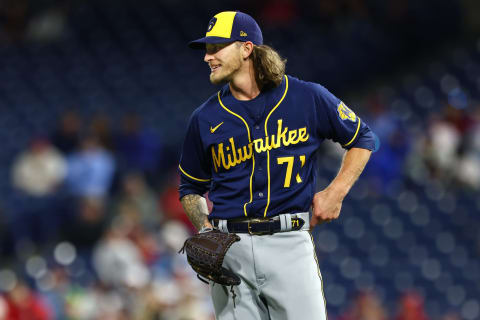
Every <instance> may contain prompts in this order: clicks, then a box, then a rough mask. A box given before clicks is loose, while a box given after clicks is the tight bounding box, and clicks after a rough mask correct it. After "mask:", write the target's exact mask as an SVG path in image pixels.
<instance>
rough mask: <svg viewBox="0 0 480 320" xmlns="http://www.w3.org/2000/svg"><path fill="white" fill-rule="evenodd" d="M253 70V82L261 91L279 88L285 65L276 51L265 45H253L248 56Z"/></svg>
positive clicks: (284, 60) (284, 61) (285, 61)
mask: <svg viewBox="0 0 480 320" xmlns="http://www.w3.org/2000/svg"><path fill="white" fill-rule="evenodd" d="M250 59H252V61H253V68H254V69H255V80H256V81H257V85H258V87H259V88H260V89H261V90H264V89H270V88H273V87H277V86H279V85H280V84H281V83H282V81H283V76H284V75H285V64H286V63H287V59H283V58H282V57H281V56H280V54H278V52H277V51H275V50H274V49H273V48H271V47H269V46H267V45H260V46H257V45H255V46H254V47H253V52H252V54H251V55H250Z"/></svg>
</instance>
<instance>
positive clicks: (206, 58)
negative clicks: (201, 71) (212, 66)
mask: <svg viewBox="0 0 480 320" xmlns="http://www.w3.org/2000/svg"><path fill="white" fill-rule="evenodd" d="M212 60H213V54H210V53H208V52H205V57H203V61H205V62H207V63H208V62H209V61H212Z"/></svg>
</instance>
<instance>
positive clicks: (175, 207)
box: [160, 168, 196, 233]
mask: <svg viewBox="0 0 480 320" xmlns="http://www.w3.org/2000/svg"><path fill="white" fill-rule="evenodd" d="M179 183H180V175H179V174H178V172H177V169H176V168H175V170H174V171H172V172H171V173H170V178H169V179H168V180H167V181H166V185H165V188H164V189H163V190H162V192H161V194H160V205H161V207H162V208H163V210H164V212H165V217H166V218H167V219H172V220H177V221H180V222H182V223H183V224H184V225H185V226H186V227H187V228H188V229H189V230H190V232H192V233H194V232H196V229H195V227H194V226H193V224H192V223H191V222H190V219H188V217H187V215H186V214H185V211H184V210H183V207H182V204H181V203H180V201H179V197H180V194H179V193H178V185H179Z"/></svg>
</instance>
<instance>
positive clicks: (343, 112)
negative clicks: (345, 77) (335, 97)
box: [337, 101, 357, 122]
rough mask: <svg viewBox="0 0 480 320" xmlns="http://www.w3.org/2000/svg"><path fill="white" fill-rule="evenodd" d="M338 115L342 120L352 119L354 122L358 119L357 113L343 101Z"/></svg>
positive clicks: (338, 108)
mask: <svg viewBox="0 0 480 320" xmlns="http://www.w3.org/2000/svg"><path fill="white" fill-rule="evenodd" d="M337 112H338V116H339V117H340V119H342V120H350V121H352V122H356V121H357V115H356V114H355V112H353V111H352V110H351V109H350V108H349V107H347V106H346V105H345V104H344V103H343V102H342V101H340V104H339V105H338V107H337Z"/></svg>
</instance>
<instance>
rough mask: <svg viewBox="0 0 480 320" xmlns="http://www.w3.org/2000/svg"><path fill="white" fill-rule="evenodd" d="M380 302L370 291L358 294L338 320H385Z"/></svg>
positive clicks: (385, 316)
mask: <svg viewBox="0 0 480 320" xmlns="http://www.w3.org/2000/svg"><path fill="white" fill-rule="evenodd" d="M387 319H388V317H387V312H386V311H385V309H384V308H383V306H382V302H381V301H380V299H379V298H378V296H377V295H376V294H375V292H372V291H365V292H361V293H359V294H358V295H357V296H356V297H355V299H354V301H353V304H352V306H351V307H350V309H349V310H348V311H347V312H346V313H345V314H344V315H342V316H340V317H339V320H387Z"/></svg>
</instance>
